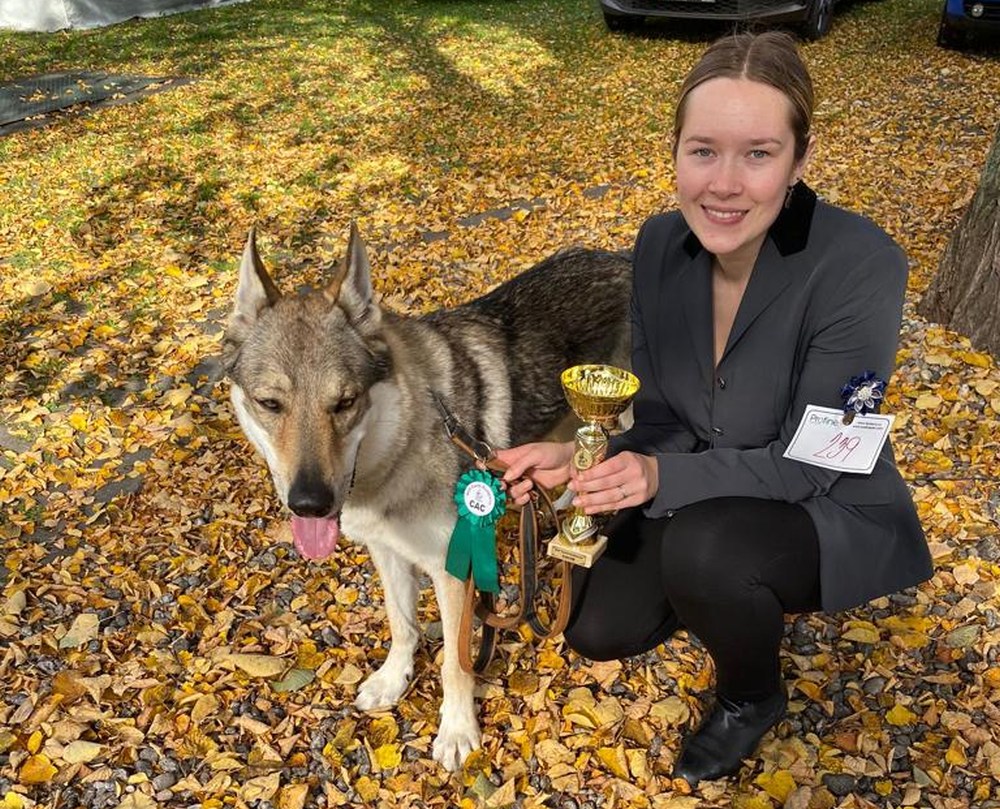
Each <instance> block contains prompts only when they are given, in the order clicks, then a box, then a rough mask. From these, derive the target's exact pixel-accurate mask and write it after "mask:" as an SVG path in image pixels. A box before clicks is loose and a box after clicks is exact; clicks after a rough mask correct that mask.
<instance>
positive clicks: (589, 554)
mask: <svg viewBox="0 0 1000 809" xmlns="http://www.w3.org/2000/svg"><path fill="white" fill-rule="evenodd" d="M560 381H561V382H562V387H563V392H564V393H565V394H566V399H567V401H569V405H570V407H571V408H573V412H574V413H576V415H577V417H578V418H579V419H580V420H581V421H583V422H585V424H584V425H583V426H582V427H580V428H579V429H578V430H577V431H576V436H575V437H574V440H573V461H572V462H573V467H574V468H575V469H576V470H577V471H580V472H582V471H583V470H584V469H589V468H590V467H592V466H594V465H595V464H597V463H600V462H601V461H602V460H604V456H605V454H606V453H607V451H608V431H609V430H611V429H613V428H614V427H615V426H616V425H617V423H618V417H619V416H620V415H621V414H622V413H623V412H624V411H625V409H626V408H627V407H628V405H629V402H630V401H632V397H633V396H635V394H636V392H637V391H638V390H639V380H638V378H636V377H635V376H634V375H633V374H631V373H629V372H628V371H626V370H624V369H622V368H616V367H615V366H613V365H574V366H573V367H572V368H567V369H566V370H565V371H563V372H562V376H561V378H560ZM607 544H608V538H607V537H606V536H603V535H601V534H599V533H598V531H597V523H595V522H594V518H593V517H591V516H589V515H587V514H585V513H584V512H583V509H580V508H575V509H573V512H572V513H571V514H570V515H569V516H568V517H566V518H565V519H563V520H562V524H561V526H560V529H559V534H558V535H557V536H556V537H555V538H554V539H553V540H552V541H551V542H549V546H548V555H549V556H554V557H555V558H556V559H561V560H563V561H565V562H570V563H572V564H574V565H581V566H582V567H591V566H592V565H593V564H594V562H595V561H596V560H597V558H598V557H599V556H600V555H601V554H602V553H603V552H604V548H605V546H606V545H607Z"/></svg>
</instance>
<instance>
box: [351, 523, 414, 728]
mask: <svg viewBox="0 0 1000 809" xmlns="http://www.w3.org/2000/svg"><path fill="white" fill-rule="evenodd" d="M368 550H369V552H370V553H371V558H372V561H373V562H374V563H375V569H376V570H377V571H378V574H379V578H380V579H381V581H382V590H383V592H384V593H385V611H386V614H387V615H388V617H389V633H390V635H391V640H390V645H389V654H388V655H387V656H386V658H385V662H384V663H382V666H381V667H380V668H379V670H378V671H376V672H375V673H374V674H373V675H371V676H370V677H369V678H368V679H367V680H365V682H364V683H363V684H362V686H361V688H360V689H359V691H358V696H357V698H356V699H355V700H354V704H355V705H356V706H357V707H358V708H360V709H361V710H363V711H371V710H374V709H376V708H388V707H389V706H391V705H395V704H396V703H397V702H398V701H399V698H400V697H401V696H403V692H404V691H405V690H406V686H407V684H408V683H409V682H410V678H411V677H412V676H413V653H414V652H415V651H416V648H417V642H418V640H419V638H420V632H419V629H418V627H417V577H416V575H415V571H414V568H413V565H412V564H410V563H409V562H407V561H406V560H405V559H404V558H403V557H401V556H400V555H399V554H397V553H396V552H395V551H393V550H390V549H389V548H388V547H386V546H385V545H382V544H381V543H374V542H373V543H370V544H369V545H368Z"/></svg>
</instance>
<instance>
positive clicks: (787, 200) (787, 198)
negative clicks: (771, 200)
mask: <svg viewBox="0 0 1000 809" xmlns="http://www.w3.org/2000/svg"><path fill="white" fill-rule="evenodd" d="M797 183H798V180H796V181H795V182H794V183H792V184H791V185H790V186H788V190H787V191H786V192H785V205H784V207H785V208H788V207H790V206H791V204H792V193H793V192H794V191H795V186H796V184H797Z"/></svg>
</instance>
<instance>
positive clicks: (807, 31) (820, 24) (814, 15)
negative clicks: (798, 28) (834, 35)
mask: <svg viewBox="0 0 1000 809" xmlns="http://www.w3.org/2000/svg"><path fill="white" fill-rule="evenodd" d="M833 2H834V0H809V10H808V11H807V12H806V18H805V20H804V21H803V23H802V36H804V37H805V38H806V39H811V40H816V39H822V38H823V37H824V36H826V34H827V32H828V31H829V30H830V25H831V24H832V23H833Z"/></svg>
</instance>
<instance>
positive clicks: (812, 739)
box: [0, 0, 1000, 809]
mask: <svg viewBox="0 0 1000 809" xmlns="http://www.w3.org/2000/svg"><path fill="white" fill-rule="evenodd" d="M938 14H939V4H938V3H936V2H932V1H931V0H893V2H891V3H858V4H855V5H853V6H852V7H850V8H848V9H845V10H844V11H843V12H842V13H840V14H838V17H837V19H836V23H835V26H834V29H833V32H832V33H831V35H830V36H829V37H828V38H827V39H824V40H823V41H821V42H818V43H811V44H808V45H805V46H804V52H805V55H806V57H807V59H808V61H809V63H810V65H811V66H812V68H813V71H814V78H815V80H816V84H817V88H818V90H819V96H820V99H819V107H818V110H817V118H816V134H817V136H818V138H819V148H818V152H817V155H816V158H815V161H814V163H813V165H812V167H811V168H810V170H809V172H808V179H809V181H810V182H811V184H812V185H813V186H814V187H815V188H817V189H818V190H819V191H820V193H822V194H823V195H824V196H826V197H827V198H829V199H831V200H834V201H836V202H838V203H839V204H841V205H844V206H847V207H849V208H852V209H855V210H859V211H862V212H864V213H866V214H868V215H870V216H871V217H873V218H874V219H876V220H877V221H878V222H880V223H881V224H883V225H884V226H885V227H886V228H887V229H889V230H890V232H891V233H892V234H893V235H894V236H895V237H896V238H897V239H898V240H899V241H900V242H901V244H903V245H904V247H905V248H906V249H907V252H908V253H909V255H910V257H911V259H912V262H913V272H912V278H911V287H912V290H911V291H912V300H911V301H910V302H909V303H908V307H907V314H906V320H905V324H904V330H903V335H902V343H901V348H900V352H899V369H898V371H897V374H896V376H895V377H894V380H893V384H892V387H891V390H890V402H889V404H890V406H891V410H892V411H893V412H895V413H897V422H896V429H895V438H894V440H895V443H896V448H897V454H898V456H899V459H900V465H901V468H902V470H903V473H904V475H905V476H906V478H907V480H908V481H909V482H910V484H911V486H912V489H913V492H914V496H915V498H916V500H917V503H918V507H919V510H920V514H921V517H922V519H923V521H924V525H925V526H926V529H927V532H928V536H929V539H930V541H931V546H932V550H933V554H934V558H935V562H936V572H935V576H934V578H933V579H932V580H931V581H930V582H928V583H927V584H926V585H924V586H921V587H919V588H917V589H915V590H914V591H912V592H907V593H901V594H897V595H894V596H892V597H889V598H884V599H880V600H879V601H877V602H874V603H873V604H871V605H868V606H866V607H864V608H861V609H857V610H854V611H852V612H850V613H845V614H838V615H831V616H802V617H798V618H796V619H791V620H789V623H788V633H787V634H788V637H787V643H786V646H785V650H786V653H785V655H784V657H783V665H784V669H785V675H786V678H787V681H788V683H789V687H790V689H791V694H792V703H791V708H790V713H789V716H788V719H787V720H786V721H784V722H783V723H782V724H781V725H780V727H779V729H778V732H777V733H776V734H773V735H771V736H769V737H768V739H767V741H766V743H765V745H764V747H763V749H762V751H761V754H760V756H759V758H758V759H757V760H756V761H755V762H754V763H753V766H752V767H747V768H745V769H744V771H743V773H742V777H741V778H740V779H739V780H736V781H733V782H730V783H718V784H715V785H712V786H710V787H708V788H706V789H703V790H701V791H700V792H697V793H694V794H692V793H691V791H690V790H689V789H685V788H684V786H683V784H679V783H676V784H675V783H672V782H671V781H670V779H669V773H670V770H671V766H672V763H673V759H674V757H675V755H676V753H677V750H678V746H679V742H680V739H681V737H682V735H683V734H684V733H685V732H686V730H687V729H688V728H690V727H691V726H692V725H693V724H695V723H696V722H697V721H698V720H699V718H700V716H701V714H702V712H703V710H704V707H705V705H706V704H707V702H708V700H709V699H710V695H711V689H712V683H713V675H712V671H711V668H710V665H709V663H708V662H707V660H706V656H705V654H704V651H703V650H702V649H701V648H700V647H699V645H698V644H697V642H696V641H694V640H693V639H691V638H689V637H688V636H687V635H686V634H684V633H682V634H681V635H679V636H678V637H677V638H675V639H673V640H672V641H671V642H670V643H669V644H668V645H666V646H664V647H662V648H660V649H659V650H657V651H655V652H652V653H649V654H647V655H645V656H643V657H641V658H639V659H636V660H630V661H627V662H625V663H617V662H615V663H590V662H588V661H585V660H582V659H580V658H578V657H576V656H575V655H573V654H571V653H569V652H567V651H566V650H565V649H564V648H563V647H562V645H561V644H560V643H559V642H549V643H545V644H537V643H534V642H532V641H531V639H530V638H528V637H526V636H523V637H517V636H509V637H507V638H505V641H506V642H505V643H504V645H503V648H502V654H501V655H500V657H499V659H498V661H497V662H496V663H495V664H494V668H493V669H491V671H490V672H489V676H488V677H487V678H485V679H484V680H483V681H482V683H481V689H480V690H481V700H480V712H481V718H482V721H483V726H484V731H485V740H484V747H483V749H482V750H481V751H479V752H477V753H475V754H474V755H473V756H472V757H471V758H470V760H469V761H468V762H467V764H466V767H465V769H464V770H463V771H462V772H461V773H460V774H458V775H456V776H454V777H449V776H448V775H447V774H446V773H444V772H442V771H441V770H440V769H439V768H437V767H436V766H435V765H434V763H433V762H432V761H431V759H430V744H431V740H432V738H433V735H434V733H435V730H436V726H437V722H438V717H437V708H438V703H439V698H440V695H439V693H438V686H437V682H438V680H437V664H436V662H435V658H436V657H438V656H439V655H440V645H439V644H437V643H434V642H430V643H428V645H427V646H426V647H425V648H424V650H423V651H422V653H421V654H420V655H419V656H418V662H417V666H418V670H417V676H416V678H415V682H414V685H413V687H412V688H411V690H410V691H409V692H408V694H407V695H406V696H405V697H404V699H403V700H402V702H401V704H400V705H399V706H398V708H397V709H395V710H393V711H390V712H386V713H382V714H378V715H363V714H359V713H358V712H357V711H355V710H354V709H353V708H352V707H351V702H352V699H353V696H354V694H355V692H356V690H357V687H358V684H359V682H360V681H361V680H362V679H363V678H364V677H365V676H366V674H367V673H369V672H370V671H371V670H372V669H373V668H374V667H375V666H376V665H377V664H378V662H379V661H380V660H381V659H382V658H383V657H384V656H385V654H386V645H387V639H388V635H387V628H386V622H385V618H384V612H383V608H382V598H381V591H380V588H379V584H378V582H377V581H375V580H374V578H373V574H372V571H371V566H370V564H369V563H368V560H367V557H366V555H365V552H364V550H363V549H362V548H360V547H357V546H352V545H346V546H343V547H342V548H341V549H340V550H339V551H338V552H337V554H336V555H335V557H334V558H333V559H332V560H331V561H330V562H328V563H324V564H322V565H315V564H313V565H310V564H306V563H304V562H302V561H301V560H300V559H298V558H297V557H296V555H295V553H294V551H293V550H292V546H291V544H290V542H289V541H288V537H287V535H286V533H285V529H284V522H283V517H282V515H281V514H280V513H279V510H278V508H277V506H276V503H275V499H274V497H273V496H272V492H271V485H270V482H269V480H268V479H267V476H266V473H265V470H264V469H263V467H262V464H261V463H260V462H258V461H257V460H256V459H255V458H254V457H253V456H252V453H251V451H250V450H249V448H248V446H247V444H246V442H245V441H244V440H243V439H242V437H241V435H240V433H239V430H238V428H237V426H236V424H235V422H234V419H233V416H232V413H231V411H230V409H229V406H228V404H227V403H226V400H225V399H226V396H225V386H224V384H223V385H218V384H215V380H214V378H213V371H214V365H213V363H212V361H211V358H212V357H213V356H214V355H215V354H216V353H217V352H218V348H219V342H220V334H221V324H222V323H223V322H224V319H225V315H226V312H227V310H228V307H229V305H230V298H231V295H232V294H233V291H234V288H235V266H236V265H235V262H236V258H237V256H238V254H239V251H240V249H241V245H242V241H243V238H244V237H245V234H246V230H247V228H248V226H249V225H250V223H251V222H256V223H257V225H258V229H259V232H260V233H261V246H262V250H263V252H264V253H265V255H266V256H267V257H268V258H269V259H271V260H273V261H274V263H276V264H277V265H278V266H279V267H280V270H279V275H280V277H281V278H282V279H284V283H285V286H286V287H294V286H297V285H299V284H302V283H308V282H315V281H316V280H317V279H318V278H319V276H320V272H321V270H322V268H323V267H324V266H325V265H326V264H328V263H330V262H331V261H333V260H335V259H337V258H339V255H340V253H341V251H342V248H343V239H344V236H345V234H346V231H347V224H348V222H349V221H350V220H351V219H356V220H357V221H358V222H359V225H360V227H361V229H362V231H363V233H364V234H365V235H366V238H367V239H368V241H369V244H370V246H371V251H372V259H373V266H374V270H375V274H376V278H375V282H376V286H377V289H378V291H379V293H380V294H381V296H382V298H383V300H384V301H385V303H386V305H388V306H391V307H393V308H396V309H398V310H400V311H406V312H412V313H417V312H423V311H427V310H429V309H432V308H435V307H438V306H442V305H448V304H452V303H455V302H457V301H460V300H465V299H467V298H469V297H471V296H472V295H474V294H477V293H479V292H482V291H484V290H486V289H488V288H491V287H492V286H494V285H495V284H497V283H499V282H500V281H502V280H504V279H506V278H508V277H510V276H511V275H513V274H515V273H516V272H518V271H519V270H521V269H523V268H525V267H527V266H529V265H530V264H532V263H534V262H535V261H537V260H539V259H540V258H542V257H543V256H545V255H547V254H548V253H550V252H552V251H554V250H555V249H557V248H560V247H564V246H567V245H570V244H574V243H577V244H586V245H590V246H603V247H611V248H615V249H620V248H628V247H629V246H630V244H631V240H632V238H633V237H634V234H635V232H636V231H637V228H638V226H639V224H640V223H641V221H642V220H643V218H644V217H645V216H647V215H648V214H650V213H651V212H654V211H656V210H660V209H663V208H667V207H670V206H671V205H672V202H673V198H672V182H673V178H672V170H671V167H670V157H669V150H668V148H667V145H666V138H667V135H668V133H669V130H670V107H671V99H672V97H673V94H674V92H675V91H676V89H677V86H678V83H679V81H680V79H681V77H682V76H683V74H684V72H685V70H686V69H687V68H688V67H689V66H690V65H691V64H692V63H693V61H694V59H695V58H696V57H697V55H698V54H699V53H700V52H701V50H702V49H703V48H704V46H705V44H706V43H707V41H709V40H710V39H711V38H713V37H714V36H715V34H717V33H718V31H716V30H702V29H685V30H684V32H683V33H682V34H681V35H679V36H674V35H673V34H672V33H671V32H670V30H669V29H667V30H660V31H655V30H654V31H653V32H651V33H650V34H649V35H644V36H629V37H621V36H610V35H608V34H607V33H606V32H605V31H604V29H603V26H602V24H601V21H600V18H599V15H598V13H597V11H596V8H595V7H594V6H593V5H592V4H590V3H589V2H571V0H522V2H518V3H502V4H501V3H493V4H485V3H477V4H471V3H421V2H415V0H411V1H410V2H401V3H393V4H378V3H366V2H361V0H358V2H343V3H328V2H319V0H312V2H309V1H307V2H290V0H257V1H256V2H253V3H249V4H241V5H236V6H230V7H226V8H224V9H219V10H214V11H208V12H203V13H199V14H195V15H180V16H176V17H170V18H165V19H162V20H155V21H147V22H143V23H128V24H123V25H120V26H115V27H113V28H109V29H105V30H100V31H91V32H76V33H64V34H56V35H52V36H46V37H34V36H27V35H18V36H14V35H8V34H5V35H0V48H2V50H3V53H4V59H3V63H2V64H0V80H9V79H13V78H16V77H18V76H24V75H30V74H34V73H42V72H50V71H54V70H60V69H74V68H100V69H103V70H106V71H108V72H110V73H115V72H119V73H130V74H142V75H155V76H171V75H176V76H186V77H190V78H193V79H195V81H193V82H192V83H190V84H188V85H186V86H183V87H180V88H178V89H176V90H173V91H170V92H165V93H162V94H159V95H156V96H153V97H150V98H148V99H145V100H144V101H142V102H141V103H137V104H132V105H125V106H118V107H113V108H108V109H104V110H101V111H100V112H97V113H95V114H93V115H89V116H82V117H72V116H64V117H59V118H57V120H55V121H54V122H52V123H50V124H49V125H48V126H45V127H42V128H38V129H33V130H27V131H23V132H19V133H17V134H15V135H12V136H9V137H6V138H4V139H2V140H0V165H2V166H3V170H2V172H0V199H2V204H0V373H2V393H0V548H2V553H3V569H2V571H0V588H2V590H0V678H2V685H3V688H2V693H0V806H2V808H3V809H21V807H34V806H45V807H52V808H53V809H55V807H67V808H68V809H72V807H75V806H81V807H87V809H146V807H151V806H154V805H160V804H171V805H176V806H200V807H204V809H221V807H226V806H232V807H254V809H268V807H279V808H280V809H301V807H305V806H310V807H311V806H342V805H343V806H348V805H362V804H364V805H383V806H398V807H418V806H462V807H472V806H479V805H483V806H488V807H504V806H524V807H532V806H554V807H563V808H565V809H574V807H575V808H576V809H584V807H587V808H588V809H593V807H598V806H600V807H653V808H654V809H693V807H698V806H736V807H738V808H739V809H767V808H768V807H778V806H784V807H791V809H831V807H834V806H840V807H868V806H894V807H897V806H918V807H934V809H965V807H973V806H975V807H988V806H998V805H1000V787H998V786H997V779H1000V730H998V728H1000V709H998V708H997V703H998V701H1000V659H998V648H1000V646H998V643H1000V603H998V602H1000V599H998V583H1000V529H998V519H1000V494H998V491H997V487H996V479H997V475H998V469H1000V463H998V441H1000V438H998V436H1000V370H998V368H997V363H996V360H995V359H994V358H991V357H990V356H988V355H986V354H983V353H981V352H978V351H976V350H975V349H974V348H973V347H972V346H970V345H969V344H968V342H967V341H965V340H963V339H962V338H961V337H960V336H958V335H955V334H951V333H948V332H945V331H944V330H942V329H940V328H937V327H935V326H933V325H930V324H928V323H926V322H924V321H922V320H921V319H919V318H917V317H916V316H915V315H913V314H912V303H913V301H914V300H916V297H917V296H918V295H919V293H920V290H921V289H922V288H923V287H925V286H926V284H927V282H928V280H929V278H930V277H931V274H932V273H933V271H934V269H935V267H936V262H937V259H938V257H939V255H940V253H941V251H942V249H943V246H944V244H945V242H946V240H947V238H948V235H949V234H950V233H951V231H952V229H953V228H954V226H955V224H956V223H957V220H958V217H959V215H960V213H961V211H962V209H963V206H964V205H965V203H966V202H967V201H968V200H969V198H970V197H971V194H972V192H973V190H974V188H975V185H976V182H977V179H978V173H979V168H980V166H981V165H982V162H983V158H984V157H985V151H986V148H987V146H988V143H989V140H990V137H991V135H992V132H993V128H994V127H995V125H996V120H997V99H998V98H1000V73H998V71H997V69H996V56H995V54H991V53H989V52H980V53H970V54H959V53H953V52H946V51H942V50H940V49H938V48H936V47H935V46H934V44H933V43H934V36H935V30H936V25H937V18H938ZM835 381H836V380H835ZM836 382H838V384H839V381H836ZM421 617H422V620H424V621H425V622H427V623H428V624H432V623H433V621H434V620H435V618H436V608H435V606H434V604H433V601H432V599H428V600H427V601H426V602H425V606H424V607H423V608H422V613H421Z"/></svg>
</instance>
